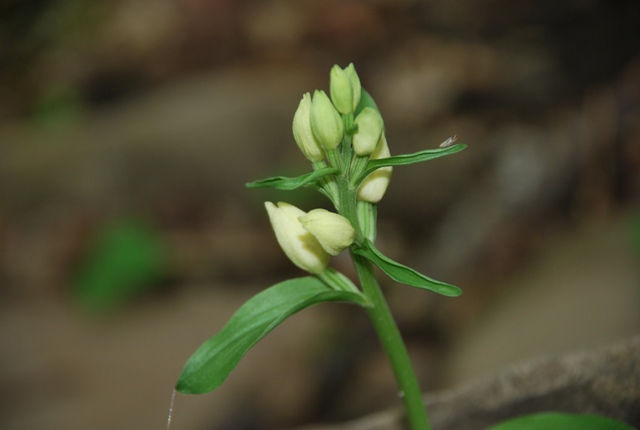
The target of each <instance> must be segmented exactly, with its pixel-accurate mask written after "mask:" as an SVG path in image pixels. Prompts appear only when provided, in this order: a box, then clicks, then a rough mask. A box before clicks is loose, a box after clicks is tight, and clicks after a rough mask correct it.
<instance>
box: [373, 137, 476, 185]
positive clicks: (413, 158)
mask: <svg viewBox="0 0 640 430" xmlns="http://www.w3.org/2000/svg"><path fill="white" fill-rule="evenodd" d="M466 147H467V145H464V144H461V143H459V144H457V145H452V146H449V147H447V148H438V149H425V150H424V151H419V152H415V153H413V154H402V155H394V156H393V157H388V158H379V159H377V160H369V163H367V168H366V169H365V171H364V173H363V174H362V177H363V178H365V177H366V176H367V175H368V174H369V173H371V172H373V171H374V170H376V169H379V168H381V167H386V166H404V165H407V164H414V163H420V162H421V161H427V160H433V159H434V158H438V157H444V156H445V155H449V154H455V153H456V152H460V151H462V150H463V149H464V148H466Z"/></svg>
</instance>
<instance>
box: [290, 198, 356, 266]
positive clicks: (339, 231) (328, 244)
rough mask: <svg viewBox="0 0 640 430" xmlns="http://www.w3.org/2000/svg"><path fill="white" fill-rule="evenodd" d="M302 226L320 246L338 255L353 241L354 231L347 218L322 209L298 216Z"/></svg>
mask: <svg viewBox="0 0 640 430" xmlns="http://www.w3.org/2000/svg"><path fill="white" fill-rule="evenodd" d="M298 219H299V220H300V222H301V223H302V227H303V228H304V229H305V230H307V231H308V232H310V233H311V234H313V235H314V236H315V238H316V239H318V242H320V245H321V246H322V248H323V249H324V250H325V251H327V252H328V253H329V254H331V255H338V254H340V253H341V252H342V251H344V249H345V248H347V247H348V246H349V245H351V244H352V243H353V241H354V240H355V238H356V231H355V230H354V228H353V227H352V226H351V223H350V222H349V220H348V219H346V218H345V217H343V216H342V215H338V214H337V213H333V212H329V211H327V210H324V209H314V210H312V211H309V213H308V214H306V215H304V216H301V217H300V218H298Z"/></svg>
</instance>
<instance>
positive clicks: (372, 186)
mask: <svg viewBox="0 0 640 430" xmlns="http://www.w3.org/2000/svg"><path fill="white" fill-rule="evenodd" d="M390 156H391V154H390V152H389V146H388V145H387V138H386V137H385V135H384V133H383V134H382V136H381V137H380V142H379V143H378V146H377V147H376V150H375V151H373V153H372V154H371V159H372V160H377V159H381V158H388V157H390ZM391 171H392V167H391V166H387V167H381V168H379V169H376V170H374V171H373V172H371V173H370V174H369V175H368V176H367V177H366V178H364V180H363V181H362V183H361V184H360V187H358V200H362V201H365V202H369V203H378V202H379V201H380V200H381V199H382V196H384V193H385V191H387V187H388V186H389V181H390V180H391Z"/></svg>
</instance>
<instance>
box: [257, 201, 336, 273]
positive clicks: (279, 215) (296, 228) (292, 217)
mask: <svg viewBox="0 0 640 430" xmlns="http://www.w3.org/2000/svg"><path fill="white" fill-rule="evenodd" d="M264 205H265V207H266V208H267V212H268V213H269V220H270V221H271V226H272V227H273V231H274V232H275V234H276V239H277V240H278V243H279V244H280V247H281V248H282V250H283V251H284V253H285V254H286V255H287V257H289V259H290V260H291V261H292V262H293V264H295V265H296V266H298V267H299V268H301V269H302V270H306V271H307V272H311V273H313V274H318V273H320V272H322V271H323V270H324V269H326V268H327V266H328V265H329V259H330V258H331V257H330V256H329V254H328V253H327V252H326V251H325V250H324V249H322V246H320V243H319V242H318V240H317V239H316V238H315V236H314V235H313V234H311V233H309V232H308V231H307V230H305V229H304V228H303V227H302V224H301V223H300V221H299V220H298V218H300V217H302V216H304V215H306V213H305V212H304V211H302V210H300V209H298V208H297V207H295V206H293V205H290V204H288V203H283V202H279V203H278V206H276V205H274V204H273V203H271V202H265V204H264Z"/></svg>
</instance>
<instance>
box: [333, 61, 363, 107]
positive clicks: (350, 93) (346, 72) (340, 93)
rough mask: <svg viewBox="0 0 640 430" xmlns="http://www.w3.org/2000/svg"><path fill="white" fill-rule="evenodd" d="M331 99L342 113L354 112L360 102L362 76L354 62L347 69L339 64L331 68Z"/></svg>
mask: <svg viewBox="0 0 640 430" xmlns="http://www.w3.org/2000/svg"><path fill="white" fill-rule="evenodd" d="M330 76H331V80H330V89H331V101H333V104H334V105H335V106H336V109H338V112H340V113H342V114H348V113H353V112H354V111H355V110H356V107H357V106H358V103H360V93H361V87H360V78H358V74H357V73H356V69H355V67H354V66H353V63H351V64H349V66H347V67H346V68H345V69H341V68H340V66H338V65H337V64H336V65H335V66H333V68H332V69H331V73H330Z"/></svg>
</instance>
